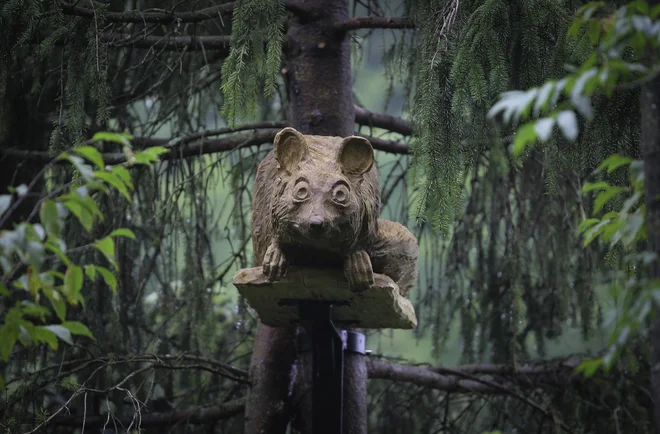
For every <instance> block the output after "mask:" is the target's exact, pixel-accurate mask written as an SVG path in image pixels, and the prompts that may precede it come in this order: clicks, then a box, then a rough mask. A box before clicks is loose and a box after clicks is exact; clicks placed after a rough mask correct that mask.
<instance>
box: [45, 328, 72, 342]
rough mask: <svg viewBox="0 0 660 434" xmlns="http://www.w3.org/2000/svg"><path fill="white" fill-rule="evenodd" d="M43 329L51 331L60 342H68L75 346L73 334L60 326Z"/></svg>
mask: <svg viewBox="0 0 660 434" xmlns="http://www.w3.org/2000/svg"><path fill="white" fill-rule="evenodd" d="M43 327H44V328H45V329H46V330H50V331H51V332H53V333H55V335H57V337H58V338H59V339H60V340H62V341H64V342H66V343H67V344H69V345H73V340H72V339H71V332H70V331H69V329H67V328H65V327H63V326H61V325H58V324H53V325H47V326H43Z"/></svg>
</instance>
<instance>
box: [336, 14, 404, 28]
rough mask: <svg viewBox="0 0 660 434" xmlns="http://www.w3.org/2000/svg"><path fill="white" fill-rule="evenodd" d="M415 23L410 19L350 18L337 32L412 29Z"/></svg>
mask: <svg viewBox="0 0 660 434" xmlns="http://www.w3.org/2000/svg"><path fill="white" fill-rule="evenodd" d="M413 28H415V23H414V22H413V21H412V20H411V19H410V18H405V17H355V18H350V19H348V20H346V21H344V22H343V23H341V24H340V25H338V26H336V29H337V30H343V31H348V30H358V29H413Z"/></svg>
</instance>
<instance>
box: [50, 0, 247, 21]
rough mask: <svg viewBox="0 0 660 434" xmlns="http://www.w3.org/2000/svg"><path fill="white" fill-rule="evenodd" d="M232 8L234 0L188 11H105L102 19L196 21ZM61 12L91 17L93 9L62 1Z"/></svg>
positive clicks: (224, 12)
mask: <svg viewBox="0 0 660 434" xmlns="http://www.w3.org/2000/svg"><path fill="white" fill-rule="evenodd" d="M233 9H234V2H231V3H225V4H221V5H217V6H211V7H208V8H204V9H200V10H198V11H189V12H177V13H174V12H168V11H165V10H159V11H151V12H149V11H128V12H105V13H103V19H104V20H105V21H108V22H113V23H138V24H144V23H158V24H170V23H175V22H180V23H198V22H201V21H206V20H209V19H213V18H218V17H219V16H220V15H221V14H227V13H229V12H231V11H232V10H233ZM62 12H64V13H65V14H68V15H77V16H80V17H89V18H93V17H94V14H95V11H94V9H89V8H86V7H83V6H78V5H77V4H75V3H69V2H63V3H62Z"/></svg>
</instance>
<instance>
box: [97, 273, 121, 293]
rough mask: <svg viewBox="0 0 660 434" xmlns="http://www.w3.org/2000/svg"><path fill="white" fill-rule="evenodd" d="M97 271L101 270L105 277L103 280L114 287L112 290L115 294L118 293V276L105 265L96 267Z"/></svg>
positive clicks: (111, 287) (102, 275)
mask: <svg viewBox="0 0 660 434" xmlns="http://www.w3.org/2000/svg"><path fill="white" fill-rule="evenodd" d="M96 271H98V272H99V274H100V275H101V277H103V280H104V281H105V284H106V285H108V286H109V287H110V289H112V292H114V293H115V294H116V293H117V278H116V277H115V275H114V274H113V273H112V271H110V270H108V269H107V268H105V267H96Z"/></svg>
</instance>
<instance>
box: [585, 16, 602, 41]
mask: <svg viewBox="0 0 660 434" xmlns="http://www.w3.org/2000/svg"><path fill="white" fill-rule="evenodd" d="M587 36H589V40H590V41H591V43H592V44H594V45H596V44H597V43H598V39H599V38H600V21H598V20H589V28H588V30H587Z"/></svg>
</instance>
